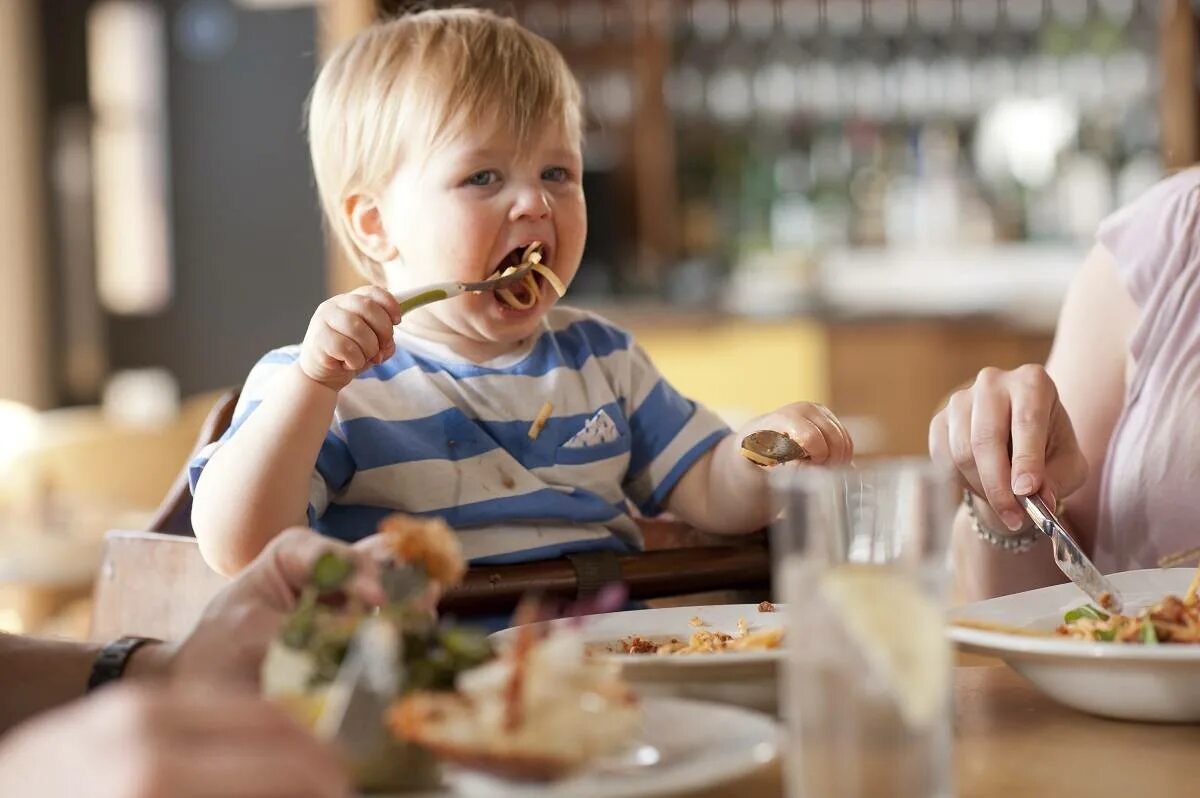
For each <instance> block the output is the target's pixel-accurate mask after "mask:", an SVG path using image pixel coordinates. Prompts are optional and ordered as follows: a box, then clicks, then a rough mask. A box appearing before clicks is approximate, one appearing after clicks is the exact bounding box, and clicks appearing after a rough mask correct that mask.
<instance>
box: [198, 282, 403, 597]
mask: <svg viewBox="0 0 1200 798" xmlns="http://www.w3.org/2000/svg"><path fill="white" fill-rule="evenodd" d="M399 321H400V306H399V303H398V302H397V301H396V299H395V297H393V296H392V295H391V294H390V293H388V292H387V291H385V290H383V289H382V288H379V287H377V286H365V287H363V288H358V289H355V290H354V291H351V292H350V293H348V294H340V295H338V296H335V297H332V298H331V299H328V300H326V301H325V302H323V303H321V305H320V306H319V307H318V308H317V310H316V312H315V313H314V314H313V317H312V320H311V321H310V322H309V325H308V331H307V332H306V333H305V336H304V343H303V344H302V345H301V347H300V358H299V360H298V361H297V362H296V363H295V364H293V365H292V366H290V367H288V368H286V369H284V370H283V371H282V372H280V373H279V374H278V375H277V376H276V377H275V379H274V380H273V381H272V382H271V384H270V385H269V386H268V387H267V389H266V392H265V394H264V396H263V400H262V403H261V404H260V405H259V406H258V408H257V409H256V410H255V411H254V412H253V413H251V414H250V417H249V418H247V419H246V421H245V423H243V424H242V425H241V427H239V428H238V430H237V432H236V434H234V435H233V436H231V437H230V438H229V440H228V441H226V442H225V443H224V444H223V445H222V446H221V447H220V448H219V449H218V450H217V451H216V453H215V454H213V456H212V459H211V460H209V462H208V464H207V465H206V466H205V468H204V471H203V473H202V474H201V476H200V480H199V482H198V483H197V484H196V492H195V498H194V500H193V504H192V527H193V529H194V530H195V532H196V538H197V540H198V541H199V543H200V550H201V552H203V554H204V558H205V560H207V562H208V564H209V565H210V566H212V567H213V568H214V569H216V570H217V571H220V572H222V573H225V574H234V573H237V572H238V571H240V570H242V568H244V567H245V566H246V565H247V564H248V563H249V562H250V561H251V560H253V559H254V558H255V557H256V556H257V555H258V553H259V552H260V551H262V549H263V548H264V547H265V546H266V545H267V543H268V542H270V540H271V539H272V538H273V537H275V535H277V534H278V533H279V532H280V531H282V530H283V529H285V528H287V527H289V526H295V525H297V524H305V523H306V522H307V519H306V517H305V516H306V512H307V507H308V500H309V489H310V485H311V481H312V474H313V468H314V467H315V464H316V462H317V455H318V454H319V453H320V451H321V444H322V442H323V441H324V440H325V434H326V432H327V431H328V430H329V425H330V422H331V421H332V420H333V412H334V409H335V407H336V406H337V397H338V392H339V391H340V390H341V389H342V388H344V387H345V386H347V385H348V384H349V383H350V381H351V380H353V379H354V377H355V376H356V375H358V374H359V373H361V372H362V371H364V370H365V369H367V368H369V367H370V366H372V365H376V364H378V363H382V362H383V361H385V360H387V359H388V358H390V357H391V356H392V355H393V354H394V353H395V346H396V345H395V342H394V340H393V337H392V333H393V327H394V325H395V324H397V323H398V322H399Z"/></svg>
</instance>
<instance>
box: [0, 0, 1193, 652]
mask: <svg viewBox="0 0 1200 798" xmlns="http://www.w3.org/2000/svg"><path fill="white" fill-rule="evenodd" d="M411 5H412V4H410V3H405V2H394V1H393V0H379V1H378V2H376V0H308V1H307V2H305V1H304V0H94V1H92V2H89V1H88V0H40V1H39V0H0V240H2V241H4V242H5V257H4V258H3V260H0V279H2V280H3V289H2V290H0V629H9V630H21V629H24V630H30V629H42V630H45V629H49V630H60V631H67V632H70V631H72V630H73V629H77V628H79V624H80V623H83V622H85V621H84V620H81V619H85V615H86V600H85V599H84V598H83V597H85V596H86V595H87V592H88V589H89V585H90V581H91V579H92V576H93V574H94V572H95V568H96V565H97V563H98V561H99V552H100V548H101V540H102V535H103V532H104V531H105V530H106V529H110V528H114V527H124V528H130V529H139V528H146V525H147V524H148V523H149V519H150V518H151V517H152V515H153V513H154V511H155V508H156V506H157V505H158V504H159V502H160V501H161V500H162V498H163V496H164V495H165V494H166V493H167V491H168V488H169V486H170V485H171V483H172V481H173V480H174V479H175V478H176V476H177V474H178V473H179V470H180V468H181V467H182V466H183V464H184V462H185V461H186V459H187V456H188V454H189V452H190V451H191V449H192V446H193V444H194V441H195V438H196V435H197V432H198V431H199V429H200V427H201V424H202V422H203V420H204V417H205V416H206V414H207V413H208V412H209V410H210V408H211V407H212V406H213V403H214V401H215V399H216V397H217V396H218V395H219V394H220V392H221V391H222V390H224V389H227V388H229V387H232V386H236V385H237V384H238V383H240V381H241V380H242V379H243V378H244V376H245V374H246V372H247V371H248V369H249V368H250V366H251V365H252V364H253V362H254V361H255V360H256V359H257V357H258V356H259V355H261V354H262V353H263V352H264V351H266V350H267V349H270V348H272V347H275V346H280V345H284V344H288V343H294V342H297V341H299V340H300V339H301V338H302V336H303V332H304V329H305V326H306V323H307V320H308V317H309V316H310V315H311V313H312V311H313V309H314V308H315V307H316V305H317V304H318V303H319V302H320V301H321V300H322V299H323V298H324V297H326V296H327V295H329V294H330V293H332V292H336V291H342V290H347V289H348V288H350V287H352V286H353V285H355V284H356V282H357V280H356V278H355V275H354V273H353V272H352V270H350V269H349V268H348V267H347V266H346V264H345V263H344V262H343V261H342V260H341V258H340V257H339V256H338V254H337V253H336V252H333V251H331V250H330V249H329V248H328V247H327V245H326V243H325V242H324V240H323V237H322V233H321V220H320V216H319V213H318V207H317V200H316V195H315V192H314V189H313V184H312V177H311V171H310V168H309V165H308V157H307V150H306V145H305V141H304V132H303V127H302V117H303V104H304V100H305V97H306V95H307V92H308V90H309V88H310V86H311V83H312V80H313V76H314V72H315V70H316V69H317V67H318V65H319V63H320V58H321V55H322V53H324V52H327V51H328V50H329V49H330V48H331V47H333V46H335V45H336V44H337V43H338V42H340V41H343V40H344V39H345V38H346V37H348V36H351V35H353V34H354V32H356V31H357V30H359V29H361V28H362V27H363V26H365V25H367V24H369V23H370V22H371V20H372V19H374V18H376V17H377V16H378V15H381V14H383V15H386V14H392V13H396V12H398V11H401V10H403V9H405V8H407V7H409V6H411ZM422 5H425V6H429V5H434V6H436V5H440V4H439V3H423V4H422ZM480 5H484V6H487V7H491V8H493V9H495V10H497V11H499V12H501V13H505V14H510V15H513V16H516V17H517V18H519V19H520V20H521V22H522V23H524V24H525V25H527V26H528V27H530V28H532V29H533V30H535V31H537V32H539V33H541V34H542V35H544V36H546V37H547V38H549V39H550V40H552V41H553V42H555V43H556V44H557V45H558V46H559V47H560V48H561V49H562V51H563V52H564V54H565V55H566V57H567V59H568V61H569V62H570V63H571V65H572V66H573V68H574V69H575V72H576V74H577V76H578V78H579V80H580V82H581V84H582V86H583V88H584V93H585V96H586V103H587V120H588V131H587V143H586V153H585V160H586V165H585V175H584V184H585V189H586V192H587V195H588V204H589V217H590V218H589V224H590V236H589V240H588V245H587V250H586V253H585V256H584V264H583V267H582V269H581V272H580V275H579V278H578V279H577V281H576V283H575V286H574V287H573V289H572V296H571V301H572V302H573V303H575V304H578V305H583V306H587V307H591V308H594V309H596V310H598V311H600V312H602V313H604V314H606V315H608V316H610V317H611V318H613V319H614V320H615V321H617V322H618V323H621V324H624V325H626V326H627V327H629V328H631V329H632V330H633V331H634V332H635V334H636V335H637V336H638V337H639V339H640V340H641V342H642V344H643V345H644V346H645V347H646V348H647V350H648V351H649V352H650V354H651V355H652V356H653V357H654V358H655V359H656V360H657V362H658V364H659V366H660V368H661V369H662V371H663V372H664V373H665V374H666V375H667V377H668V378H670V379H671V380H673V381H674V382H675V383H676V384H677V385H678V386H679V387H680V388H681V389H682V390H684V391H685V392H686V393H688V394H689V395H691V396H692V397H694V398H696V399H698V400H700V401H703V402H705V403H707V404H709V405H710V406H712V407H713V408H714V409H716V410H717V411H718V412H720V413H721V414H723V415H724V416H725V417H726V418H727V419H728V420H729V421H730V422H731V423H734V424H737V423H740V422H742V421H744V420H746V419H747V418H749V417H750V416H752V415H755V414H758V413H761V412H764V411H767V410H770V409H773V408H775V407H777V406H779V405H781V404H783V403H785V402H789V401H793V400H797V399H808V400H814V401H820V402H824V403H826V404H828V405H830V406H831V407H832V408H833V409H834V410H835V411H837V412H838V414H839V415H840V416H841V417H842V418H843V419H845V420H846V421H847V424H848V425H849V426H850V427H851V430H852V432H853V434H854V436H855V438H856V442H857V444H858V448H859V450H860V452H861V453H862V454H863V456H864V457H870V456H883V455H899V454H915V453H921V452H923V451H924V450H925V437H926V429H927V424H928V420H929V418H930V416H931V415H932V414H933V413H934V412H935V410H936V408H937V406H938V404H939V402H940V400H941V399H942V397H944V396H945V395H946V394H947V393H948V392H949V391H950V390H951V389H953V388H954V387H955V386H956V385H958V384H959V383H961V382H963V381H964V380H966V379H969V378H970V377H971V376H972V375H973V374H974V373H975V372H976V371H977V370H978V369H979V368H981V367H982V366H985V365H999V366H1014V365H1017V364H1019V363H1023V362H1029V361H1042V360H1044V358H1045V355H1046V354H1047V352H1048V349H1049V343H1050V339H1051V336H1052V333H1053V326H1054V322H1055V317H1056V314H1057V310H1058V306H1059V304H1060V303H1061V300H1062V297H1063V294H1064V291H1065V289H1066V286H1067V284H1068V282H1069V281H1070V279H1071V276H1072V274H1073V272H1074V270H1075V269H1076V268H1077V267H1078V266H1079V264H1080V263H1081V262H1082V259H1083V257H1084V255H1085V254H1086V252H1087V250H1088V249H1089V247H1090V246H1091V239H1092V236H1093V234H1094V231H1095V228H1096V225H1097V223H1098V222H1099V221H1100V220H1101V219H1102V218H1103V217H1104V216H1105V215H1106V214H1108V213H1110V212H1111V211H1113V210H1114V209H1115V208H1117V207H1119V206H1120V205H1122V204H1123V203H1126V202H1128V201H1130V200H1131V199H1132V198H1134V197H1136V196H1137V195H1138V194H1139V193H1141V192H1142V191H1144V190H1145V189H1146V188H1147V187H1148V186H1150V185H1152V184H1153V183H1154V182H1155V181H1157V180H1158V179H1160V178H1161V177H1162V176H1163V175H1164V174H1166V173H1169V172H1170V171H1171V170H1173V169H1178V168H1182V167H1186V166H1188V165H1190V164H1191V163H1192V162H1194V161H1195V160H1196V159H1197V150H1198V147H1200V130H1198V124H1197V123H1198V119H1200V115H1198V112H1197V98H1196V73H1197V52H1196V22H1195V11H1194V10H1193V7H1192V5H1191V4H1190V3H1188V2H1186V0H1162V1H1161V2H1160V0H527V1H521V0H506V1H505V2H499V3H497V2H490V3H489V2H485V3H480Z"/></svg>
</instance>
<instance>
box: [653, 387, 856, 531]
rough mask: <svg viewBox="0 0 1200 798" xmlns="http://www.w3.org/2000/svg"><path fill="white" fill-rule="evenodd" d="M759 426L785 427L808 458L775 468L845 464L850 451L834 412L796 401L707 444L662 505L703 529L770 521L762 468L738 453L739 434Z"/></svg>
mask: <svg viewBox="0 0 1200 798" xmlns="http://www.w3.org/2000/svg"><path fill="white" fill-rule="evenodd" d="M764 429H769V430H775V431H776V432H783V433H786V434H787V435H788V436H789V437H791V438H792V439H793V440H794V441H796V442H797V443H799V444H800V445H801V446H803V447H804V450H805V451H806V452H808V455H809V460H808V461H807V462H805V463H803V464H800V463H788V464H785V465H782V466H777V467H778V468H807V467H809V466H812V465H830V466H834V465H845V464H846V463H849V462H850V459H851V458H852V457H853V456H854V442H853V441H852V440H851V439H850V434H849V433H848V432H846V428H845V427H843V426H842V423H841V422H840V421H838V419H837V416H835V415H834V414H833V413H832V412H831V411H830V410H829V409H828V408H826V407H823V406H822V405H818V404H814V403H812V402H795V403H793V404H790V405H786V406H785V407H781V408H780V409H779V410H776V411H775V412H773V413H768V414H767V415H765V416H760V417H759V418H756V419H755V420H754V421H751V422H750V423H749V424H747V425H746V426H745V427H743V428H742V429H741V430H739V431H738V432H737V433H735V434H733V435H727V436H726V437H725V438H724V439H723V440H722V441H721V442H720V443H719V444H717V445H716V446H714V447H713V448H712V449H710V450H709V451H708V453H707V454H705V455H704V456H703V457H701V458H700V459H699V460H697V461H696V463H695V464H694V465H693V466H692V467H691V468H689V469H688V471H687V473H686V474H684V475H683V477H682V478H681V479H680V480H679V484H678V485H676V486H675V489H674V490H673V491H671V494H670V496H669V497H668V498H667V502H666V509H667V510H668V511H669V512H670V513H671V514H673V515H675V516H676V517H678V518H679V519H680V520H682V521H685V522H686V523H688V524H689V525H691V526H693V527H695V528H697V529H703V530H705V531H707V532H722V533H730V534H742V533H747V532H754V531H756V530H758V529H762V528H763V527H765V526H766V525H767V524H769V523H770V522H771V521H772V519H773V518H774V510H773V509H772V503H771V497H770V492H769V490H768V482H767V469H764V468H762V467H761V466H757V465H755V464H753V463H751V462H750V461H749V460H747V459H746V458H744V457H742V455H741V453H740V451H741V441H742V438H744V437H745V436H746V435H749V434H750V433H751V432H756V431H758V430H764Z"/></svg>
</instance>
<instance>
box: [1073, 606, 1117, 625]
mask: <svg viewBox="0 0 1200 798" xmlns="http://www.w3.org/2000/svg"><path fill="white" fill-rule="evenodd" d="M1080 618H1089V619H1091V620H1093V621H1107V620H1108V614H1107V613H1105V612H1103V611H1101V610H1099V609H1097V608H1095V607H1093V606H1092V605H1091V604H1084V605H1083V606H1082V607H1076V608H1075V609H1073V610H1070V611H1068V612H1067V614H1066V615H1064V616H1063V620H1064V621H1066V622H1067V623H1075V621H1078V620H1079V619H1080Z"/></svg>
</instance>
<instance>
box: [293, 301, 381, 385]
mask: <svg viewBox="0 0 1200 798" xmlns="http://www.w3.org/2000/svg"><path fill="white" fill-rule="evenodd" d="M399 323H400V303H399V302H397V301H396V298H395V297H394V296H392V295H391V294H390V293H388V292H387V291H385V290H383V289H382V288H379V287H378V286H374V285H368V286H363V287H362V288H356V289H354V290H353V291H351V292H350V293H348V294H338V295H337V296H335V297H331V298H329V299H327V300H325V301H324V302H322V303H321V304H320V305H319V306H318V307H317V312H316V313H314V314H313V317H312V320H311V321H310V322H309V323H308V332H306V333H305V334H304V343H303V344H301V346H300V368H301V369H302V370H303V371H304V373H305V374H306V375H307V376H308V378H309V379H310V380H313V381H315V382H319V383H321V384H322V385H327V386H329V387H330V388H332V389H333V390H335V391H340V390H341V389H342V388H344V387H346V386H347V385H349V384H350V380H352V379H354V377H355V376H356V375H357V374H359V373H360V372H362V371H363V370H365V369H367V368H368V367H370V366H374V365H377V364H379V363H382V362H383V361H385V360H387V359H388V358H389V357H391V356H392V355H393V354H395V352H396V343H395V341H394V340H393V339H392V328H393V327H394V326H395V325H397V324H399Z"/></svg>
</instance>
